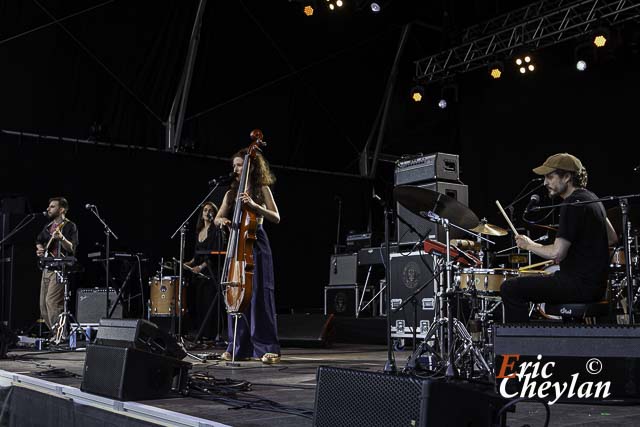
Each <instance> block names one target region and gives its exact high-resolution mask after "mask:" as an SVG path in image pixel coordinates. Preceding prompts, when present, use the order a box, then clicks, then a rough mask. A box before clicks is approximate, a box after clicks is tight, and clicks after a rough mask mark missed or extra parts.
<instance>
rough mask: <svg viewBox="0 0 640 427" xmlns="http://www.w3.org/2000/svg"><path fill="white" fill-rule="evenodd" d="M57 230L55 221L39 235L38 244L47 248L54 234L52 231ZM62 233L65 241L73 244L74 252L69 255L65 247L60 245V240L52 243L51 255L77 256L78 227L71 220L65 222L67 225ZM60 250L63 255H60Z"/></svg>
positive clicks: (46, 226)
mask: <svg viewBox="0 0 640 427" xmlns="http://www.w3.org/2000/svg"><path fill="white" fill-rule="evenodd" d="M55 228H56V227H55V225H54V223H53V221H52V222H50V223H48V224H47V225H45V226H44V228H43V229H42V231H41V232H40V234H38V237H36V243H40V244H41V245H42V246H45V247H46V246H47V243H48V242H49V240H50V239H51V234H53V233H52V230H55ZM60 232H61V233H62V235H63V236H64V237H65V239H67V240H68V241H70V242H71V243H72V244H73V252H71V253H67V251H66V250H65V249H64V247H62V245H59V242H60V241H59V240H53V241H52V242H51V246H49V252H50V253H51V255H53V256H56V257H57V256H60V255H61V256H71V255H75V253H76V252H77V250H78V227H77V226H76V224H75V223H73V222H71V221H69V220H65V223H64V225H63V226H62V229H61V230H60ZM58 249H60V251H61V252H62V254H59V253H58Z"/></svg>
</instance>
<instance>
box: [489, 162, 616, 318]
mask: <svg viewBox="0 0 640 427" xmlns="http://www.w3.org/2000/svg"><path fill="white" fill-rule="evenodd" d="M533 172H534V173H536V174H538V175H543V176H544V186H545V188H546V189H547V191H549V195H550V196H551V197H555V196H558V197H560V198H561V199H563V201H564V202H565V203H567V204H568V203H572V202H578V201H588V200H595V199H597V196H596V195H595V194H593V193H592V192H591V191H589V190H587V189H586V186H587V170H586V168H585V167H584V166H583V165H582V162H581V161H580V160H579V159H578V158H577V157H575V156H573V155H571V154H568V153H558V154H554V155H552V156H550V157H549V158H547V160H546V161H545V162H544V163H543V164H542V166H539V167H537V168H535V169H533ZM615 242H617V236H616V233H615V230H614V229H613V226H612V225H611V223H610V222H609V220H608V219H607V217H606V212H605V210H604V206H603V205H602V203H601V202H594V203H588V204H583V205H577V206H568V205H567V206H562V207H561V208H560V223H559V229H558V233H557V235H556V238H555V240H554V242H553V243H552V244H550V245H542V244H540V243H536V242H534V241H532V240H531V239H530V238H529V237H527V236H524V235H517V236H516V244H517V245H518V247H519V248H521V249H524V250H528V251H531V252H533V253H534V254H536V255H538V256H540V257H542V258H545V259H550V260H554V261H555V262H556V263H557V264H559V265H560V270H559V271H557V272H556V273H554V274H553V275H540V276H538V275H535V276H521V277H515V278H512V279H508V280H506V281H505V282H504V283H503V284H502V286H501V289H500V293H501V296H502V301H503V304H504V310H505V321H506V322H508V323H517V322H527V321H528V320H529V315H528V308H529V305H528V302H529V301H531V302H536V303H538V302H547V303H569V302H575V303H583V302H595V301H599V300H602V298H603V297H604V293H605V290H606V282H607V268H608V265H609V250H608V247H609V245H610V244H615Z"/></svg>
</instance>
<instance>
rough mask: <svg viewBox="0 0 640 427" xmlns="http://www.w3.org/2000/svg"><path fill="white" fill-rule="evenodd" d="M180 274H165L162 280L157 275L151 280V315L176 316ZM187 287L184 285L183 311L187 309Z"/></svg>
mask: <svg viewBox="0 0 640 427" xmlns="http://www.w3.org/2000/svg"><path fill="white" fill-rule="evenodd" d="M179 280H180V278H179V276H164V277H163V278H162V280H160V279H159V278H158V277H157V276H156V277H153V278H152V279H151V280H150V281H149V287H150V288H151V292H150V296H151V301H150V304H149V311H150V313H149V314H150V315H151V316H176V315H177V314H178V288H179V286H178V283H179ZM185 290H186V287H185V286H183V287H182V312H183V313H184V312H185V311H186V307H187V300H186V298H185V295H186V292H185Z"/></svg>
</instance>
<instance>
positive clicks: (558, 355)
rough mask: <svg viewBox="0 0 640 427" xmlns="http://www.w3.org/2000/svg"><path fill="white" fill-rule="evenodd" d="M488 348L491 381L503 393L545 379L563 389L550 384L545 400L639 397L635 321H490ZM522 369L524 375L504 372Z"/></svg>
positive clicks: (639, 341) (516, 392) (639, 343)
mask: <svg viewBox="0 0 640 427" xmlns="http://www.w3.org/2000/svg"><path fill="white" fill-rule="evenodd" d="M494 350H495V355H496V363H495V366H496V376H497V377H496V384H497V386H498V387H504V389H505V390H506V391H507V393H508V395H513V396H516V397H519V396H520V393H521V391H522V390H523V388H525V382H526V381H528V384H529V385H530V384H531V383H534V382H535V383H538V384H541V383H542V382H550V383H551V384H554V383H558V384H560V385H562V384H564V385H565V387H566V389H565V390H564V391H563V392H562V393H560V395H559V396H557V395H556V390H557V389H555V388H551V389H550V391H549V393H547V394H548V395H549V398H547V400H548V401H554V400H555V399H556V397H557V401H558V402H568V403H587V402H610V403H617V402H619V403H625V402H626V403H634V404H638V403H640V327H639V326H634V325H536V324H530V325H496V326H495V334H494ZM527 363H528V365H524V366H523V364H527ZM523 369H524V372H523V374H524V375H529V379H528V380H526V381H525V380H523V379H521V378H519V377H515V378H506V377H507V376H509V375H511V374H513V373H514V372H520V371H521V370H523ZM542 373H543V374H544V375H545V376H544V377H542ZM522 378H526V377H525V376H523V377H522ZM503 383H504V384H503ZM528 389H531V386H529V388H528ZM605 391H606V393H605Z"/></svg>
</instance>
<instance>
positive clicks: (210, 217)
mask: <svg viewBox="0 0 640 427" xmlns="http://www.w3.org/2000/svg"><path fill="white" fill-rule="evenodd" d="M207 217H208V218H209V221H211V222H213V220H214V217H213V214H212V213H211V212H209V213H208V214H207Z"/></svg>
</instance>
